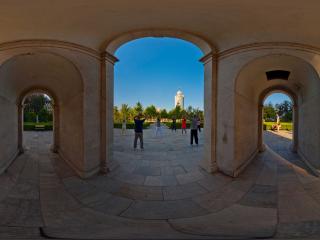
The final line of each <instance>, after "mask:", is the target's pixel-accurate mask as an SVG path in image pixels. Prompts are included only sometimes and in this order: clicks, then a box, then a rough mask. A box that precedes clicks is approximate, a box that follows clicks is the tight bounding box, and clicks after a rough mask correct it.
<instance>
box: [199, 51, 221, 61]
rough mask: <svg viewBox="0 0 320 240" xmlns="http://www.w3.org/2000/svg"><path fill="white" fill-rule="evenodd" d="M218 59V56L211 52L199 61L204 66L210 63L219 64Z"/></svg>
mask: <svg viewBox="0 0 320 240" xmlns="http://www.w3.org/2000/svg"><path fill="white" fill-rule="evenodd" d="M217 59H218V56H217V54H214V53H213V52H209V53H208V54H206V55H204V56H203V57H202V58H200V59H199V61H200V62H202V63H203V64H206V63H208V62H210V61H212V62H217Z"/></svg>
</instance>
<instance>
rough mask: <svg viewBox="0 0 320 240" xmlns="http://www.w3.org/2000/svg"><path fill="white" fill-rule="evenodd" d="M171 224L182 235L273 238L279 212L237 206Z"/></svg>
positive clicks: (173, 221)
mask: <svg viewBox="0 0 320 240" xmlns="http://www.w3.org/2000/svg"><path fill="white" fill-rule="evenodd" d="M169 222H170V224H171V225H172V226H173V227H174V228H175V229H177V230H179V231H181V232H183V233H189V234H194V235H205V236H211V237H215V238H218V239H239V238H240V239H254V238H270V237H272V236H273V235H274V234H275V232H276V225H277V211H276V210H275V209H271V208H256V207H246V206H241V205H234V206H232V207H230V208H227V209H224V210H222V211H220V212H218V213H212V214H209V215H204V216H200V217H194V218H185V219H175V220H169Z"/></svg>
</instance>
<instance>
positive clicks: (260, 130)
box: [258, 103, 265, 152]
mask: <svg viewBox="0 0 320 240" xmlns="http://www.w3.org/2000/svg"><path fill="white" fill-rule="evenodd" d="M262 115H263V104H261V103H259V106H258V151H259V152H263V151H264V150H265V146H264V143H263V121H262V118H263V116H262Z"/></svg>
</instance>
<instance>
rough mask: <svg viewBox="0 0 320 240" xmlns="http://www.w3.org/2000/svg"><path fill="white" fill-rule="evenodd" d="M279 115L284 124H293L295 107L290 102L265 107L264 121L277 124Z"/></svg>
mask: <svg viewBox="0 0 320 240" xmlns="http://www.w3.org/2000/svg"><path fill="white" fill-rule="evenodd" d="M277 114H278V115H279V117H280V120H281V121H282V122H292V116H293V106H292V103H291V102H290V101H288V100H285V101H283V102H282V103H277V104H275V105H273V104H272V103H271V102H269V103H267V104H265V105H264V106H263V119H264V121H266V122H275V121H276V120H277Z"/></svg>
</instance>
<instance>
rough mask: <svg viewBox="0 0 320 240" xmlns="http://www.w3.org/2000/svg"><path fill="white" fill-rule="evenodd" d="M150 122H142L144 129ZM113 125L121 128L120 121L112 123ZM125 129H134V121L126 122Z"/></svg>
mask: <svg viewBox="0 0 320 240" xmlns="http://www.w3.org/2000/svg"><path fill="white" fill-rule="evenodd" d="M150 124H151V123H149V122H145V123H143V128H144V129H146V128H148V127H150ZM113 127H114V128H120V129H121V128H122V123H114V124H113ZM127 129H134V123H133V122H132V123H127Z"/></svg>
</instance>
